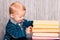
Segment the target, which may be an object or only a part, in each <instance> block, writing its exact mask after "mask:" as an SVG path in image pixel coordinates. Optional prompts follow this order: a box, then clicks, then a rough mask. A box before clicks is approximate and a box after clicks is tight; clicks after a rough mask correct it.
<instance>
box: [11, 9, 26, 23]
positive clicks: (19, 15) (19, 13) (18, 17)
mask: <svg viewBox="0 0 60 40" xmlns="http://www.w3.org/2000/svg"><path fill="white" fill-rule="evenodd" d="M25 12H26V11H25V10H22V9H18V10H16V11H14V12H13V14H11V15H10V16H11V18H13V19H14V20H15V21H16V22H22V21H23V19H24V16H25Z"/></svg>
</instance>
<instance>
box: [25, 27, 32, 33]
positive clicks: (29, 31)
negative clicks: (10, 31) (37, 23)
mask: <svg viewBox="0 0 60 40" xmlns="http://www.w3.org/2000/svg"><path fill="white" fill-rule="evenodd" d="M31 32H32V26H29V27H28V28H26V33H27V34H30V33H31Z"/></svg>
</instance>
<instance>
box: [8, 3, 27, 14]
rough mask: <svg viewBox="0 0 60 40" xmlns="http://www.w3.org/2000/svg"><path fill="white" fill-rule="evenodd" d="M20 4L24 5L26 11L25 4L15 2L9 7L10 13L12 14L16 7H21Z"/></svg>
mask: <svg viewBox="0 0 60 40" xmlns="http://www.w3.org/2000/svg"><path fill="white" fill-rule="evenodd" d="M20 5H22V8H23V10H24V11H26V8H25V6H24V5H23V4H21V3H20V2H14V3H12V4H11V5H10V7H9V14H12V13H13V12H14V8H18V7H20ZM13 7H14V8H13Z"/></svg>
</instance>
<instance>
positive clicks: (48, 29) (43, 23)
mask: <svg viewBox="0 0 60 40" xmlns="http://www.w3.org/2000/svg"><path fill="white" fill-rule="evenodd" d="M59 30H60V29H59V22H58V21H57V20H34V22H33V29H32V32H33V34H32V39H36V38H38V39H42V38H45V39H50V38H51V39H58V36H59Z"/></svg>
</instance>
